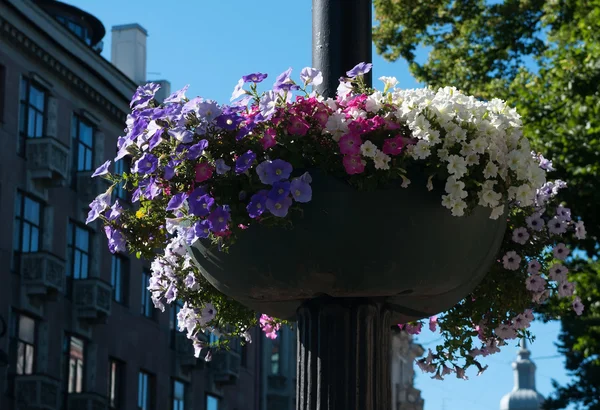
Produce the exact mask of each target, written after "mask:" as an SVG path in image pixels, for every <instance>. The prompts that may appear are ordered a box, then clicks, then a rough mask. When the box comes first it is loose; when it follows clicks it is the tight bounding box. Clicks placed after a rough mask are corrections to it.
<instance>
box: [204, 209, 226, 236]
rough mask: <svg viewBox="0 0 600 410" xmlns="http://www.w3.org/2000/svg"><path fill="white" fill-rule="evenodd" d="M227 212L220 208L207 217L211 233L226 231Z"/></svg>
mask: <svg viewBox="0 0 600 410" xmlns="http://www.w3.org/2000/svg"><path fill="white" fill-rule="evenodd" d="M229 218H230V215H229V212H227V211H226V210H225V207H223V206H220V207H217V208H215V210H213V211H212V212H211V213H210V215H209V217H208V221H209V222H210V224H211V227H212V231H213V232H223V231H224V230H225V229H227V223H228V222H229Z"/></svg>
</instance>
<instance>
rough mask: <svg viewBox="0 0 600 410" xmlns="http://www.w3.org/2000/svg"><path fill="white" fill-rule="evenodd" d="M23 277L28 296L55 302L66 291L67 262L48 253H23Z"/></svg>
mask: <svg viewBox="0 0 600 410" xmlns="http://www.w3.org/2000/svg"><path fill="white" fill-rule="evenodd" d="M21 276H22V278H23V286H24V287H25V293H26V294H27V295H28V296H30V297H38V298H40V299H42V300H44V299H48V300H55V299H56V296H57V295H58V294H59V293H62V292H63V291H64V289H65V262H64V261H63V260H61V259H59V258H58V257H56V256H54V255H52V254H50V253H47V252H35V253H22V254H21Z"/></svg>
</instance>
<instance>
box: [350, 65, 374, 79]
mask: <svg viewBox="0 0 600 410" xmlns="http://www.w3.org/2000/svg"><path fill="white" fill-rule="evenodd" d="M372 67H373V64H371V63H358V64H357V65H355V66H354V68H352V70H350V71H346V75H347V76H348V77H350V78H354V77H356V76H359V75H364V74H367V73H368V72H369V71H371V68H372Z"/></svg>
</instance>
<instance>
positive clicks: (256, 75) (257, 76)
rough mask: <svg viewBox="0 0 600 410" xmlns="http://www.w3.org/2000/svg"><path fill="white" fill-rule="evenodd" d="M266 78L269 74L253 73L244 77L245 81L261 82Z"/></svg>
mask: <svg viewBox="0 0 600 410" xmlns="http://www.w3.org/2000/svg"><path fill="white" fill-rule="evenodd" d="M265 78H267V74H263V73H252V74H248V75H245V76H243V77H242V80H244V82H245V83H257V84H258V83H260V82H261V81H263V80H264V79H265Z"/></svg>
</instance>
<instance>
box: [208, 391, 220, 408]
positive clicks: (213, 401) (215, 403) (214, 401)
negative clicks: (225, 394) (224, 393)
mask: <svg viewBox="0 0 600 410" xmlns="http://www.w3.org/2000/svg"><path fill="white" fill-rule="evenodd" d="M220 408H221V407H220V406H219V398H218V397H217V396H213V395H212V394H207V395H206V410H219V409H220Z"/></svg>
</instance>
